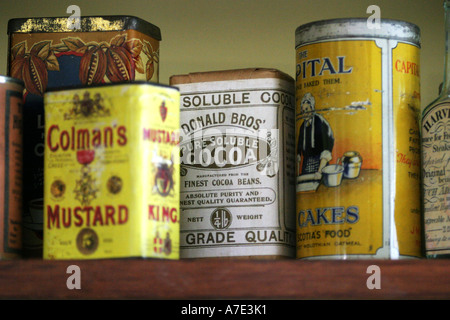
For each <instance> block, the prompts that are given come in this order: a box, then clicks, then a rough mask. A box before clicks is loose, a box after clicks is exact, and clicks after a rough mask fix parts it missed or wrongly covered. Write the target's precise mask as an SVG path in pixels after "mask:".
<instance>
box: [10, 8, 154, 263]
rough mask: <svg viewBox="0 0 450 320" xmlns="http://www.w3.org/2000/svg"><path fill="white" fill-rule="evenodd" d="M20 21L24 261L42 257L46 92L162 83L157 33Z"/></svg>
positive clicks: (14, 34)
mask: <svg viewBox="0 0 450 320" xmlns="http://www.w3.org/2000/svg"><path fill="white" fill-rule="evenodd" d="M71 21H73V20H72V19H71V18H69V17H55V18H17V19H11V20H10V21H9V23H8V34H9V59H8V73H9V75H10V76H12V77H15V78H18V79H22V80H23V81H24V83H25V91H24V235H23V237H24V255H25V256H26V257H27V256H33V257H34V256H37V257H40V256H42V228H43V226H42V222H43V220H42V217H43V213H42V205H43V201H42V197H43V180H44V176H43V174H44V173H43V154H44V103H43V94H44V92H45V91H46V90H47V89H54V88H58V87H65V86H74V85H86V86H90V85H94V84H98V83H108V82H122V81H134V80H150V81H152V82H158V79H159V78H158V73H159V67H158V65H159V43H160V40H161V32H160V30H159V28H158V27H156V26H154V25H153V24H151V23H149V22H146V21H144V20H142V19H139V18H136V17H130V16H102V17H97V16H92V17H80V20H79V26H76V25H73V24H71V23H70V22H71Z"/></svg>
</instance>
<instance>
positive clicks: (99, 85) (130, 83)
mask: <svg viewBox="0 0 450 320" xmlns="http://www.w3.org/2000/svg"><path fill="white" fill-rule="evenodd" d="M124 85H128V86H139V85H141V86H142V85H149V86H155V87H161V88H168V89H174V90H176V91H180V89H179V88H178V87H175V86H171V85H168V84H162V83H157V82H150V81H144V80H137V81H119V82H108V83H96V84H92V85H89V86H85V85H72V86H61V87H53V88H47V90H45V93H48V92H57V91H66V90H80V89H86V90H89V89H92V88H103V87H111V86H124Z"/></svg>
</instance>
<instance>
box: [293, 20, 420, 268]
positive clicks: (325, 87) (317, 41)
mask: <svg viewBox="0 0 450 320" xmlns="http://www.w3.org/2000/svg"><path fill="white" fill-rule="evenodd" d="M295 41H296V159H297V168H296V169H297V181H296V191H297V205H296V210H297V212H296V224H297V258H316V259H318V258H322V259H354V258H361V259H365V258H380V259H398V258H403V257H420V256H421V215H420V212H421V210H420V208H421V205H420V141H419V139H420V136H419V132H420V130H419V121H418V119H419V110H420V81H419V71H420V69H419V52H420V30H419V28H418V27H417V26H415V25H413V24H411V23H407V22H403V21H396V20H381V21H380V23H379V24H378V25H375V24H368V22H367V19H358V18H356V19H333V20H325V21H318V22H312V23H308V24H305V25H302V26H300V27H298V28H297V30H296V33H295Z"/></svg>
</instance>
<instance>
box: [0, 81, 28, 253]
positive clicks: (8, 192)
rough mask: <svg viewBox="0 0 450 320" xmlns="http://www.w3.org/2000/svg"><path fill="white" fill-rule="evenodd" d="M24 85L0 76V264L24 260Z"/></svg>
mask: <svg viewBox="0 0 450 320" xmlns="http://www.w3.org/2000/svg"><path fill="white" fill-rule="evenodd" d="M22 92H23V82H22V81H20V80H18V79H14V78H10V77H5V76H0V109H1V112H0V128H1V131H0V139H1V142H0V177H1V180H0V204H1V205H0V260H2V259H13V258H20V257H21V253H22V252H21V249H22Z"/></svg>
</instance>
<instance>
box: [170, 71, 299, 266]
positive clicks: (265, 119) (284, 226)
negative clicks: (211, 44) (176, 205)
mask: <svg viewBox="0 0 450 320" xmlns="http://www.w3.org/2000/svg"><path fill="white" fill-rule="evenodd" d="M178 86H179V88H180V91H181V137H182V139H181V141H180V150H181V167H182V168H181V196H180V200H181V202H180V205H181V209H182V217H181V218H182V220H181V238H180V244H181V257H220V256H254V255H280V256H288V257H289V256H291V257H292V256H293V249H294V241H295V240H294V228H295V224H294V218H295V211H294V210H295V209H294V207H293V206H292V204H293V203H294V202H293V201H294V197H295V195H294V192H293V187H294V184H293V180H292V177H293V173H294V172H293V159H292V157H288V156H285V155H289V154H290V153H289V151H291V154H292V151H293V150H294V114H293V111H294V107H293V104H294V94H293V90H294V88H293V83H289V82H287V81H285V80H280V79H251V80H233V81H214V82H201V83H194V84H180V85H178Z"/></svg>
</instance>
